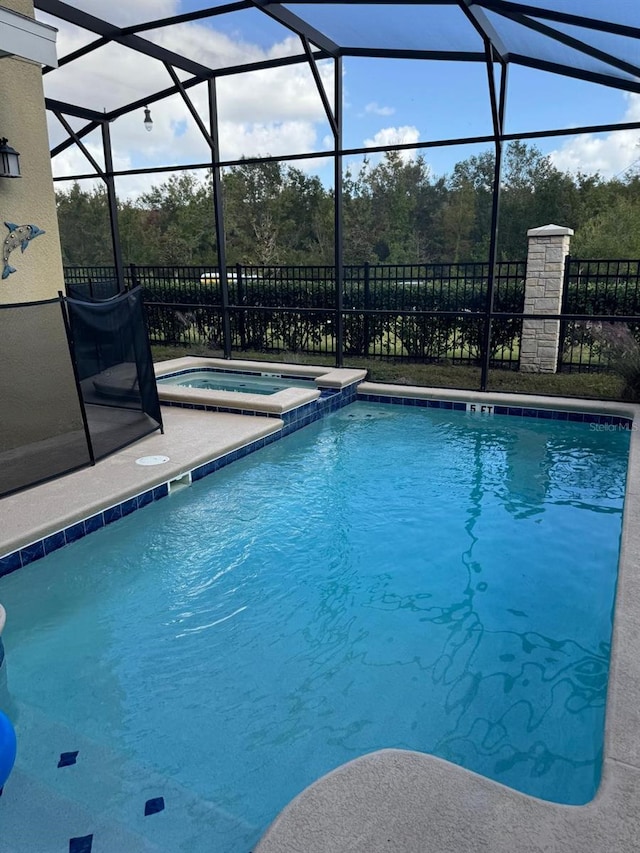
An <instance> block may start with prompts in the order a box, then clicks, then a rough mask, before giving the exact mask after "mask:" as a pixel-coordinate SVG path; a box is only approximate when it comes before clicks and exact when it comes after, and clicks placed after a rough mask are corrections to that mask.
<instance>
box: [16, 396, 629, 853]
mask: <svg viewBox="0 0 640 853" xmlns="http://www.w3.org/2000/svg"><path fill="white" fill-rule="evenodd" d="M627 453H628V434H626V433H624V432H622V431H618V432H610V431H607V432H599V431H597V430H592V429H591V428H590V426H589V425H588V424H574V423H567V422H563V423H560V422H549V421H536V420H533V419H524V418H513V417H483V416H478V415H467V414H465V413H459V412H451V411H446V412H445V411H441V410H433V409H429V410H425V409H407V408H403V407H399V406H382V405H380V406H378V405H373V404H367V403H356V404H353V405H351V406H348V407H346V408H345V409H342V410H341V411H339V412H338V413H336V414H334V415H332V416H330V417H329V418H327V419H326V420H324V421H321V422H317V423H315V424H313V425H311V426H310V427H308V428H306V429H304V430H301V431H299V432H297V433H294V434H293V435H291V436H289V437H288V438H287V439H285V440H283V441H280V442H277V443H275V444H272V445H270V446H268V447H267V448H265V449H264V450H261V451H259V452H258V453H257V454H254V455H252V456H251V457H247V458H245V459H243V460H241V461H239V462H237V463H234V464H233V465H231V466H229V467H227V468H224V469H222V470H221V471H219V472H218V473H216V474H215V475H214V476H212V477H210V478H207V479H205V480H202V481H200V482H198V483H196V484H194V485H193V486H192V487H191V488H190V489H185V490H182V491H181V492H178V493H176V494H175V495H172V496H171V497H170V498H168V499H165V500H163V501H160V502H159V503H156V504H154V505H152V506H149V507H147V508H145V509H143V510H141V511H140V512H138V513H135V514H134V515H132V516H129V517H128V518H126V519H124V520H122V521H121V522H118V523H117V524H116V525H112V526H111V527H109V528H105V529H103V530H100V531H98V532H97V533H94V534H92V535H91V536H88V537H86V538H85V539H83V540H81V541H79V542H77V543H75V544H73V545H71V546H69V547H67V548H65V549H63V550H62V551H59V552H56V553H55V554H52V555H51V556H49V557H47V558H46V559H44V560H41V561H39V562H38V563H34V564H32V565H31V566H29V567H27V568H25V569H23V570H21V571H19V572H16V573H14V574H12V575H9V576H7V577H6V578H3V579H2V580H0V599H1V600H2V601H3V604H4V605H5V607H6V609H7V613H8V615H9V619H8V622H7V629H6V631H5V635H4V640H5V647H6V656H7V666H8V670H7V679H8V687H7V690H8V693H9V697H10V702H11V703H12V706H13V712H14V719H15V723H16V730H17V735H18V743H19V752H18V766H19V767H22V768H24V769H25V772H26V771H28V772H29V773H31V774H32V775H33V776H35V777H36V778H38V773H39V772H40V770H39V764H38V762H39V760H40V759H39V758H38V756H39V755H40V752H41V748H40V744H39V741H41V740H43V739H45V737H46V735H45V733H44V732H45V730H44V729H42V730H41V729H39V728H38V725H37V724H36V723H33V720H34V718H35V719H36V721H37V719H39V718H42V719H44V720H54V721H55V723H56V726H64V727H65V731H68V732H70V733H75V734H77V737H78V738H79V739H82V742H83V743H84V742H85V741H86V742H87V743H90V744H94V745H97V746H98V747H99V748H100V749H104V750H108V752H109V755H115V756H117V761H116V760H113V761H112V762H111V763H110V765H109V766H110V767H113V766H118V767H119V766H122V767H125V768H127V770H126V771H125V772H123V774H122V775H123V778H122V781H121V785H122V789H123V790H128V789H129V788H130V787H131V785H132V784H133V783H132V781H131V778H132V776H131V774H132V773H134V775H135V772H138V773H140V768H146V770H147V771H148V772H149V773H150V774H154V778H166V779H167V780H170V781H171V785H172V786H173V788H172V790H173V789H175V790H176V791H177V790H178V789H179V790H180V792H181V796H186V793H188V795H189V797H192V798H193V800H194V802H196V803H198V804H200V806H201V807H202V808H201V809H200V811H201V812H202V809H203V808H204V806H203V804H205V805H206V806H207V809H208V811H207V810H205V811H206V819H205V820H204V822H203V823H202V825H200V826H199V828H198V829H197V831H196V829H195V828H194V827H195V823H194V821H196V817H195V815H196V812H197V811H198V810H197V809H196V807H195V806H193V807H190V808H186V807H185V809H184V810H183V811H180V813H179V814H176V813H175V812H176V806H175V801H176V799H177V798H178V794H177V793H175V794H174V795H173V797H170V796H167V795H165V796H166V799H167V821H169V814H168V812H169V805H170V803H171V802H173V803H174V806H173V808H174V813H173V818H172V819H173V820H177V821H179V822H181V824H182V828H183V831H184V837H185V838H186V837H187V836H188V837H189V842H188V844H186V843H185V846H184V848H183V847H180V846H178V845H177V844H176V846H175V848H172V849H176V850H178V849H180V850H181V849H185V850H189V851H191V853H198V851H211V850H216V851H220V853H247V851H248V850H250V849H251V845H253V844H254V843H255V842H256V840H257V839H258V838H259V837H260V835H261V834H262V832H263V831H264V830H265V829H266V827H267V825H268V824H269V822H270V821H271V820H272V819H273V818H274V817H275V816H276V814H277V813H278V811H279V810H280V809H282V808H283V807H284V806H285V805H286V803H287V802H288V801H289V800H290V799H291V798H292V797H294V796H295V795H296V794H297V793H299V792H300V791H301V790H302V789H303V788H304V787H305V786H307V785H308V784H310V783H311V782H313V781H314V780H315V779H317V778H318V777H319V776H321V775H322V774H324V773H326V772H327V771H329V770H331V769H332V768H335V767H336V766H338V765H340V764H342V763H343V762H345V761H348V760H350V759H353V758H356V757H357V756H360V755H362V754H364V753H368V752H371V751H373V750H376V749H380V748H383V747H396V748H403V749H413V750H419V751H422V752H427V753H432V754H434V755H437V756H441V757H442V758H445V759H447V760H449V761H453V762H456V763H458V764H461V765H463V766H465V767H467V768H469V769H471V770H474V771H476V772H478V773H481V774H483V775H486V776H489V777H491V778H493V779H496V780H498V781H499V782H502V783H503V784H505V785H509V786H511V787H513V788H516V789H518V790H520V791H524V792H526V793H529V794H532V795H535V796H537V797H542V798H544V799H549V800H555V801H558V802H563V803H570V804H580V803H585V802H587V801H589V800H590V799H591V798H592V797H593V796H594V794H595V792H596V789H597V787H598V784H599V780H600V766H601V760H602V743H603V723H604V711H605V700H606V687H607V676H608V666H609V644H610V637H611V628H612V608H613V601H614V593H615V585H616V573H617V561H618V549H619V538H620V530H621V512H622V503H623V495H624V486H625V476H626V464H627ZM0 698H1V697H0ZM67 748H68V749H74V748H76V749H77V748H78V747H77V746H76V747H74V746H73V745H69V746H68V747H67ZM96 748H97V747H96ZM131 768H137V770H135V771H134V770H131ZM56 772H59V771H56ZM78 772H80V771H78ZM95 773H96V775H98V776H99V772H98V768H96V769H95ZM66 778H67V777H66ZM68 778H70V776H69V777H68ZM78 778H80V777H78ZM136 778H137V777H136ZM69 784H71V782H70V783H69ZM101 784H103V782H102V781H101ZM113 784H114V786H115V789H114V790H113V791H112V792H111V793H108V792H107V791H106V790H105V791H103V792H102V793H101V798H102V799H101V806H100V808H101V811H102V812H105V813H113V814H115V815H116V816H117V817H118V819H119V820H122V821H124V820H125V817H126V812H127V808H128V806H127V805H126V802H125V801H126V797H125V795H124V794H123V792H122V790H119V789H118V784H120V783H119V782H118V781H116V782H114V783H113ZM136 784H138V785H140V784H143V785H144V782H139V781H138V782H136ZM167 784H169V783H167ZM127 786H128V787H127ZM76 796H77V797H78V798H82V797H83V796H86V797H89V796H90V795H89V793H87V792H86V791H85V788H84V787H83V788H82V789H81V788H80V786H79V787H78V791H77V792H76ZM149 796H151V794H149ZM178 811H179V810H178ZM146 820H148V821H151V818H148V819H146ZM147 825H149V826H150V827H151V823H149V824H145V827H146V826H147ZM149 831H152V830H151V828H150V829H149ZM189 833H191V835H189ZM14 846H15V845H14ZM17 849H18V850H19V848H17Z"/></svg>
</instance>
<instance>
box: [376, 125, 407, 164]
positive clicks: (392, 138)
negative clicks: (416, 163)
mask: <svg viewBox="0 0 640 853" xmlns="http://www.w3.org/2000/svg"><path fill="white" fill-rule="evenodd" d="M419 139H420V131H419V130H418V128H417V127H414V126H413V125H403V126H402V127H383V128H382V130H379V131H378V132H377V133H376V134H375V136H373V137H372V138H371V139H365V140H364V145H365V146H366V147H367V148H374V147H376V146H378V145H405V144H411V143H415V142H418V140H419ZM399 153H400V157H402V159H403V160H415V158H416V151H415V150H413V151H411V150H409V151H400V152H399Z"/></svg>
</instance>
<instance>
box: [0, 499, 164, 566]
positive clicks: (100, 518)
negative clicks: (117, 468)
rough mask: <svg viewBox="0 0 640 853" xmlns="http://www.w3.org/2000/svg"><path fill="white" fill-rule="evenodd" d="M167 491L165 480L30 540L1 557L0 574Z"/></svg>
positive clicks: (40, 556)
mask: <svg viewBox="0 0 640 853" xmlns="http://www.w3.org/2000/svg"><path fill="white" fill-rule="evenodd" d="M168 494H169V486H168V485H167V483H162V484H161V485H160V486H156V487H155V488H153V489H149V490H148V491H146V492H142V494H140V495H136V497H134V498H129V499H128V500H126V501H123V502H122V503H120V504H116V505H115V506H111V507H108V508H107V509H105V510H103V511H102V512H97V513H95V514H94V515H91V516H89V517H88V518H85V519H83V520H82V521H78V522H76V523H75V524H71V525H70V526H69V527H65V528H64V530H58V531H57V532H56V533H51V534H50V535H49V536H45V537H44V539H39V540H38V541H37V542H31V543H30V544H29V545H25V546H24V547H23V548H20V549H18V550H17V551H13V552H12V553H10V554H7V555H6V556H4V557H0V577H2V576H3V575H8V574H9V573H10V572H14V571H16V569H20V568H23V567H24V566H28V565H29V563H33V562H35V561H36V560H41V559H42V558H43V557H46V556H47V554H52V553H53V552H54V551H57V550H58V549H59V548H63V547H64V546H65V545H70V544H71V543H72V542H77V541H78V539H83V538H84V537H85V536H87V535H88V534H89V533H94V532H95V531H96V530H100V529H101V528H102V527H105V526H106V525H107V524H111V523H112V522H114V521H117V520H118V519H120V518H124V516H125V515H129V514H130V513H132V512H134V511H135V510H137V509H140V508H141V507H143V506H147V504H150V503H153V501H157V500H160V498H164V497H166V496H167V495H168Z"/></svg>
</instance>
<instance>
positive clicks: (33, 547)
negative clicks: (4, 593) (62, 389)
mask: <svg viewBox="0 0 640 853" xmlns="http://www.w3.org/2000/svg"><path fill="white" fill-rule="evenodd" d="M229 372H232V371H229ZM357 385H358V384H357V383H354V384H353V385H349V386H347V387H346V388H342V389H340V390H336V391H332V392H331V394H329V395H326V396H320V397H319V398H318V399H317V400H313V401H312V402H311V403H307V404H305V405H304V406H300V407H299V408H297V409H293V410H292V411H290V412H286V414H285V415H284V416H282V420H283V421H284V424H285V425H284V427H283V428H282V429H280V430H277V431H276V432H274V433H271V435H268V436H265V437H263V438H259V439H256V441H252V442H251V443H250V444H247V445H245V446H244V447H239V448H238V449H237V450H233V451H232V452H231V453H227V454H226V455H225V456H222V457H220V458H219V459H214V460H212V461H210V462H206V463H205V464H204V465H200V466H198V467H197V468H194V470H193V471H192V472H191V479H192V480H193V481H194V482H195V481H196V480H201V479H202V478H203V477H207V476H208V475H209V474H213V473H215V472H216V471H218V470H220V468H224V467H225V466H226V465H229V464H230V463H231V462H235V461H236V459H242V458H243V457H244V456H248V454H249V453H253V452H254V451H256V450H260V448H262V447H266V445H267V444H271V443H272V442H274V441H278V440H279V439H281V438H282V437H283V436H285V435H290V434H291V433H292V432H295V431H296V430H299V429H302V428H303V427H305V426H308V425H309V424H310V423H313V422H314V421H317V420H319V419H320V418H323V417H324V416H325V415H327V414H329V412H335V411H336V410H337V409H339V408H342V407H343V406H347V405H349V404H350V403H352V402H353V401H354V400H355V399H356V397H357ZM172 405H173V404H172ZM175 405H177V406H180V407H182V408H185V406H183V405H182V404H180V403H177V404H175ZM186 408H193V406H189V405H188V406H186ZM204 408H205V409H206V410H208V411H229V412H231V411H234V412H235V414H237V413H238V412H237V410H233V409H222V408H220V409H218V408H216V407H213V406H206V407H204ZM243 414H247V415H258V414H260V413H259V412H253V411H251V412H243ZM272 417H275V418H280V417H281V416H280V415H272ZM168 494H169V485H168V483H162V484H161V485H159V486H155V487H154V488H153V489H149V490H147V491H145V492H142V493H141V494H139V495H136V496H135V497H133V498H128V499H127V500H126V501H122V503H119V504H116V505H115V506H111V507H107V509H105V510H103V511H102V512H99V513H95V514H94V515H92V516H89V517H88V518H85V519H84V520H82V521H79V522H76V523H75V524H72V525H70V526H69V527H66V528H65V529H64V530H60V531H58V532H56V533H52V534H50V535H49V536H46V537H45V538H44V539H40V540H39V541H37V542H32V543H30V544H29V545H26V546H25V547H24V548H21V549H19V550H17V551H14V552H13V553H11V554H6V555H5V556H3V557H0V577H2V576H3V575H7V574H9V573H10V572H14V571H16V569H20V568H22V567H23V566H27V565H28V564H29V563H33V562H34V561H35V560H40V559H42V557H45V556H46V555H47V554H51V553H53V551H57V550H58V549H59V548H62V547H64V546H65V545H69V544H71V543H72V542H76V541H77V540H78V539H82V538H83V537H84V536H87V535H88V534H89V533H93V532H94V531H96V530H99V529H100V528H102V527H106V526H107V525H109V524H112V523H113V522H114V521H118V520H119V519H121V518H124V517H125V516H127V515H130V514H131V513H132V512H135V511H136V510H138V509H141V508H142V507H144V506H147V505H148V504H150V503H153V502H154V501H157V500H160V499H161V498H165V497H167V495H168Z"/></svg>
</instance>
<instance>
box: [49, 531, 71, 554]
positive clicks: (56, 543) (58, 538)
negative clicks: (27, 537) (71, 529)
mask: <svg viewBox="0 0 640 853" xmlns="http://www.w3.org/2000/svg"><path fill="white" fill-rule="evenodd" d="M66 544H67V542H66V539H65V538H64V530H59V531H58V533H52V534H51V536H47V537H46V539H45V540H44V553H45V554H52V553H53V552H54V551H57V550H58V548H62V547H63V545H66Z"/></svg>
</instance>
